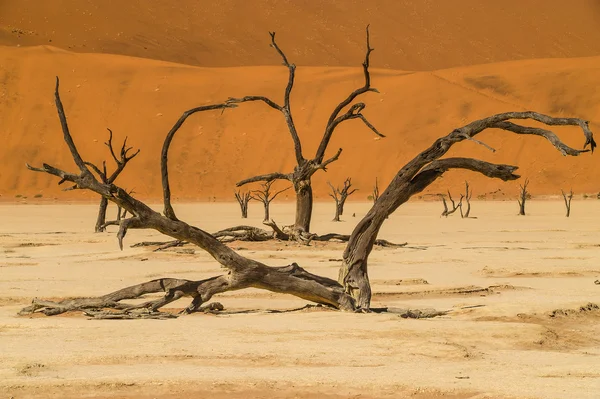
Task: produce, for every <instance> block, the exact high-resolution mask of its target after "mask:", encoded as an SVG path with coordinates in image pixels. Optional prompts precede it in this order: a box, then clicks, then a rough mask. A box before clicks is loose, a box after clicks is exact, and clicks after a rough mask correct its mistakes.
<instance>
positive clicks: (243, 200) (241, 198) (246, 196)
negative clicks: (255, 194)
mask: <svg viewBox="0 0 600 399" xmlns="http://www.w3.org/2000/svg"><path fill="white" fill-rule="evenodd" d="M234 194H235V199H236V200H237V202H238V204H240V209H241V211H242V219H246V218H248V203H249V202H250V199H251V198H252V196H251V195H250V192H249V191H246V192H245V193H242V192H241V191H240V190H238V191H237V192H235V193H234Z"/></svg>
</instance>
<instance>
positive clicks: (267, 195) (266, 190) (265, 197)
mask: <svg viewBox="0 0 600 399" xmlns="http://www.w3.org/2000/svg"><path fill="white" fill-rule="evenodd" d="M273 182H274V180H271V181H268V182H264V183H262V184H261V187H262V188H261V189H260V190H254V191H252V192H251V195H250V198H252V199H253V200H255V201H260V202H262V204H263V207H264V209H265V217H264V219H263V222H268V221H270V220H271V217H270V215H269V207H270V206H271V201H273V200H274V199H275V198H277V196H278V195H279V194H281V193H282V192H284V191H286V190H289V189H290V188H291V187H286V188H284V189H283V190H279V191H277V192H275V193H272V192H271V186H272V185H273Z"/></svg>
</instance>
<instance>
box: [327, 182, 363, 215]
mask: <svg viewBox="0 0 600 399" xmlns="http://www.w3.org/2000/svg"><path fill="white" fill-rule="evenodd" d="M327 184H329V187H331V194H329V196H330V197H331V198H333V200H334V201H335V216H334V217H333V221H334V222H339V221H340V216H341V215H343V214H344V204H345V203H346V199H347V198H348V196H350V195H352V194H354V192H355V191H356V190H357V189H356V188H355V189H353V190H350V187H352V180H351V179H350V178H349V177H348V178H347V179H346V180H344V187H343V188H342V189H341V190H340V188H339V187H333V184H331V183H330V182H327Z"/></svg>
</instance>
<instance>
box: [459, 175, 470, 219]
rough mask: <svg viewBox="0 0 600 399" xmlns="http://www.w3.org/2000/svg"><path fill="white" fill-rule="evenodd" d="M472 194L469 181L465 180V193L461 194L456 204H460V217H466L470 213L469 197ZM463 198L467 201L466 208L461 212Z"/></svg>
mask: <svg viewBox="0 0 600 399" xmlns="http://www.w3.org/2000/svg"><path fill="white" fill-rule="evenodd" d="M472 196H473V189H471V188H470V187H469V182H468V181H466V180H465V194H464V195H462V196H461V199H460V203H459V204H458V205H459V206H460V217H461V218H468V217H469V215H470V214H471V197H472ZM463 198H464V200H465V202H466V203H467V210H466V211H465V212H464V213H463V202H462V200H463Z"/></svg>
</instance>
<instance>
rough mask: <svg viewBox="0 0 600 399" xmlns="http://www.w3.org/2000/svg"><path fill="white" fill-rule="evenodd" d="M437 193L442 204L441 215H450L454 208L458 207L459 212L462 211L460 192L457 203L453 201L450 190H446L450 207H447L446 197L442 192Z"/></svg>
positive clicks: (454, 210)
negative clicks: (450, 203)
mask: <svg viewBox="0 0 600 399" xmlns="http://www.w3.org/2000/svg"><path fill="white" fill-rule="evenodd" d="M438 195H439V196H440V198H441V199H442V204H443V205H444V211H443V212H442V215H441V216H445V217H448V215H452V214H453V213H454V212H456V210H457V209H458V208H461V212H462V200H463V195H462V194H461V195H460V201H459V202H458V204H456V203H455V202H454V199H453V198H452V194H450V190H448V199H449V200H450V202H452V209H448V203H447V202H446V198H445V197H444V194H438Z"/></svg>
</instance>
